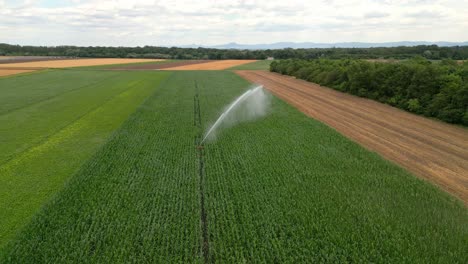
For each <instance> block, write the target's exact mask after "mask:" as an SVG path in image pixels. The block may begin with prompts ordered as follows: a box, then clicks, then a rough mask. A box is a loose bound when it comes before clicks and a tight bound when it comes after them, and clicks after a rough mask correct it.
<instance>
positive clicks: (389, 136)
mask: <svg viewBox="0 0 468 264" xmlns="http://www.w3.org/2000/svg"><path fill="white" fill-rule="evenodd" d="M238 74H240V75H241V76H243V77H245V78H247V79H248V80H250V81H252V82H256V83H262V84H264V85H265V87H266V88H268V89H270V90H271V91H272V92H273V93H274V94H276V95H278V96H279V97H281V98H283V99H284V100H286V101H288V102H290V103H291V104H292V105H294V106H296V107H297V108H298V109H300V110H301V111H302V112H304V113H306V114H307V115H309V116H311V117H313V118H316V119H317V120H320V121H322V122H324V123H326V124H328V125H329V126H331V127H333V128H335V129H336V130H337V131H339V132H340V133H342V134H343V135H346V136H347V137H349V138H350V139H352V140H354V141H356V142H359V143H360V144H361V145H363V146H365V147H367V148H368V149H370V150H372V151H376V152H378V153H379V154H380V155H382V156H384V157H386V158H387V159H389V160H392V161H394V162H396V163H398V164H400V165H401V166H403V167H405V168H407V169H408V170H410V171H412V172H413V173H415V174H416V175H419V176H420V177H422V178H425V179H428V180H431V181H432V182H434V183H436V184H437V185H439V186H440V187H441V188H443V189H445V190H447V191H449V192H451V193H453V194H455V195H456V196H458V197H460V198H461V199H462V200H463V201H464V202H465V203H468V182H467V179H466V175H468V163H467V162H466V161H467V160H468V133H467V131H466V129H464V128H460V127H455V126H452V125H448V124H444V123H441V122H437V121H434V120H429V119H426V118H421V117H419V116H416V115H413V114H408V113H406V112H404V111H401V110H398V109H396V108H393V107H390V106H387V105H383V104H379V103H376V102H373V101H371V100H366V99H363V98H359V97H355V96H351V95H346V94H343V93H340V92H337V91H334V90H331V89H328V88H324V87H320V86H319V85H316V84H311V83H308V82H305V81H302V80H296V79H293V78H289V77H286V76H281V75H279V74H274V73H267V72H262V71H239V72H238Z"/></svg>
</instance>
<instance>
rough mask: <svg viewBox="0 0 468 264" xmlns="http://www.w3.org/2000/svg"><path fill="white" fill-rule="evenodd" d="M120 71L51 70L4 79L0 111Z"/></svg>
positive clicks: (114, 74) (9, 110)
mask: <svg viewBox="0 0 468 264" xmlns="http://www.w3.org/2000/svg"><path fill="white" fill-rule="evenodd" d="M116 76H118V73H112V72H110V73H99V72H80V71H66V72H64V71H60V70H50V71H46V72H41V73H38V74H35V75H29V76H15V77H11V78H8V79H3V80H0V114H4V113H7V112H12V111H14V110H15V109H21V108H23V107H26V106H29V105H31V104H34V103H37V102H41V101H44V100H47V99H50V98H53V97H55V96H57V95H60V94H62V93H66V92H68V91H73V90H75V89H78V88H82V87H86V86H89V85H95V84H97V83H99V82H102V81H104V80H106V79H110V78H114V77H116Z"/></svg>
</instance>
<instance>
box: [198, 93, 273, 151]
mask: <svg viewBox="0 0 468 264" xmlns="http://www.w3.org/2000/svg"><path fill="white" fill-rule="evenodd" d="M252 98H253V99H256V100H252V101H251V102H249V101H250V99H252ZM246 101H247V103H249V104H250V108H251V109H248V110H250V111H249V118H256V117H259V116H261V115H264V114H265V113H266V108H267V107H268V105H269V97H268V96H267V95H266V94H265V93H264V91H263V86H256V87H254V88H252V89H249V90H247V91H246V92H245V93H243V94H242V95H241V96H239V97H237V99H236V100H234V102H232V103H231V104H230V105H229V106H228V107H227V108H226V110H225V111H224V112H223V113H222V114H221V115H220V116H219V118H218V119H217V120H216V122H215V123H214V124H213V125H212V126H211V127H210V129H209V130H208V132H206V134H205V137H204V138H203V140H202V141H201V142H200V145H202V144H203V142H205V140H206V139H207V138H208V136H210V134H212V132H213V131H215V130H216V129H218V128H219V127H220V125H221V124H223V122H224V121H225V120H226V117H228V116H229V115H230V114H232V113H233V112H234V111H235V110H236V109H238V108H239V107H240V106H241V105H242V103H243V102H246ZM237 121H242V120H237Z"/></svg>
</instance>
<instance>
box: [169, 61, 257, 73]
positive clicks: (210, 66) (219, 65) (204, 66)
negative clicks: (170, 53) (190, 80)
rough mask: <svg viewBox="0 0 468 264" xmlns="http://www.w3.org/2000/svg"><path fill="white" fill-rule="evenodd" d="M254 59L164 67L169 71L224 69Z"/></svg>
mask: <svg viewBox="0 0 468 264" xmlns="http://www.w3.org/2000/svg"><path fill="white" fill-rule="evenodd" d="M255 61H256V60H217V61H209V62H205V63H197V64H190V65H182V66H177V67H170V68H165V69H164V70H169V71H203V70H225V69H228V68H231V67H234V66H239V65H242V64H246V63H251V62H255Z"/></svg>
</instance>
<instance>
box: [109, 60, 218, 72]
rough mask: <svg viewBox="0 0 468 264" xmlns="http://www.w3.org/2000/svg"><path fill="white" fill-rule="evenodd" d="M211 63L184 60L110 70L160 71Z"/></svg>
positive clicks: (125, 66) (126, 66) (124, 66)
mask: <svg viewBox="0 0 468 264" xmlns="http://www.w3.org/2000/svg"><path fill="white" fill-rule="evenodd" d="M207 62H212V60H186V61H173V62H167V63H158V64H135V65H123V66H119V67H117V68H112V69H111V70H161V69H167V68H174V67H179V66H188V65H194V64H201V63H207Z"/></svg>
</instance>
